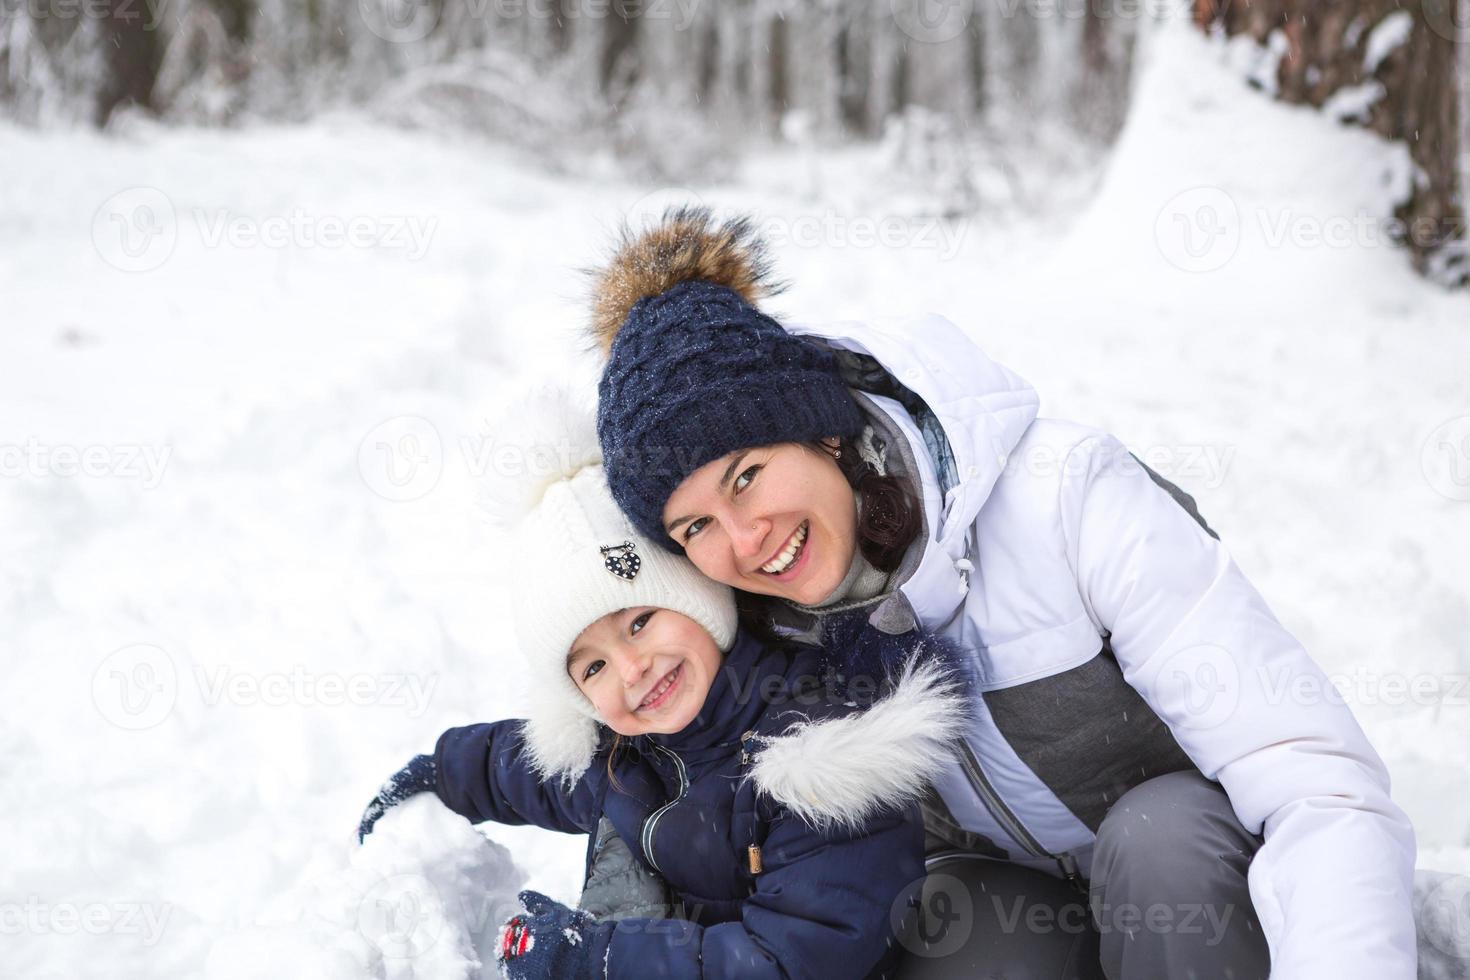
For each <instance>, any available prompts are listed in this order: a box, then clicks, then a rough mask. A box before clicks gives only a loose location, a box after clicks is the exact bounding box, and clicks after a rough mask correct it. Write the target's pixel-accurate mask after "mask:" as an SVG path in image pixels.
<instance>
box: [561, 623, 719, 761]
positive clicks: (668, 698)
mask: <svg viewBox="0 0 1470 980" xmlns="http://www.w3.org/2000/svg"><path fill="white" fill-rule="evenodd" d="M722 660H723V656H722V655H721V653H720V651H719V648H718V647H716V646H715V641H714V639H713V638H712V637H711V636H710V635H709V633H707V632H706V631H705V629H704V627H702V626H700V625H699V624H698V623H696V622H695V621H694V620H692V619H690V618H689V617H688V616H685V615H683V614H682V613H676V612H673V611H671V610H668V609H660V608H658V607H656V606H641V607H638V608H636V609H623V610H621V611H619V612H615V613H609V614H608V615H606V616H604V617H602V618H601V619H599V620H597V621H596V622H595V623H593V624H592V625H591V626H588V627H587V628H586V629H584V630H583V631H582V632H581V633H580V634H579V635H578V636H577V639H576V640H575V641H574V642H573V643H572V651H571V653H569V654H568V655H567V673H568V674H569V675H571V678H572V680H573V681H574V682H576V685H577V687H579V688H581V690H582V693H583V694H585V695H587V699H588V700H589V701H591V702H592V706H593V707H594V708H596V709H597V714H598V716H599V717H600V718H602V721H603V723H604V724H606V725H607V727H609V728H611V729H612V730H613V731H615V732H617V733H618V734H619V735H629V736H632V735H647V734H662V735H672V734H674V733H675V732H679V731H683V730H684V729H685V728H687V727H688V726H689V723H690V722H692V721H693V720H694V716H695V715H697V714H698V713H699V709H700V708H702V707H703V706H704V699H705V697H706V696H707V695H708V694H709V689H710V685H711V684H712V683H714V679H715V673H716V671H718V670H719V669H720V663H721V661H722Z"/></svg>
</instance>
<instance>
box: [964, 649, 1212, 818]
mask: <svg viewBox="0 0 1470 980" xmlns="http://www.w3.org/2000/svg"><path fill="white" fill-rule="evenodd" d="M984 697H985V704H986V706H987V707H988V708H989V709H990V714H991V717H992V718H993V719H994V720H995V724H996V727H998V728H999V729H1000V732H1001V734H1002V735H1004V736H1005V739H1006V741H1007V742H1009V743H1010V745H1011V748H1012V749H1014V750H1015V752H1016V754H1017V755H1018V756H1020V757H1021V761H1022V762H1024V763H1026V765H1027V766H1029V767H1030V768H1031V771H1032V772H1034V773H1035V774H1036V776H1037V778H1038V779H1040V780H1041V781H1042V782H1043V783H1045V784H1046V785H1047V786H1048V787H1049V788H1050V789H1051V791H1052V792H1053V793H1055V794H1056V796H1057V798H1058V799H1060V800H1061V801H1062V802H1063V803H1065V804H1066V806H1067V808H1068V809H1069V810H1071V811H1072V812H1073V813H1074V814H1076V816H1077V819H1078V820H1081V821H1082V822H1083V823H1084V824H1086V825H1087V827H1088V828H1089V829H1090V830H1092V831H1094V832H1096V831H1097V828H1098V826H1099V825H1100V824H1101V823H1102V819H1103V817H1105V816H1107V812H1108V810H1109V809H1110V808H1111V807H1112V805H1113V804H1114V803H1115V802H1117V800H1118V797H1120V796H1122V795H1123V794H1124V793H1126V792H1128V790H1130V789H1132V788H1133V787H1134V786H1137V785H1138V784H1139V783H1141V782H1143V781H1144V780H1147V779H1152V778H1153V777H1155V776H1162V775H1163V774H1164V773H1167V772H1178V771H1179V770H1181V769H1194V768H1195V765H1194V763H1193V762H1191V761H1190V759H1189V756H1187V755H1185V754H1184V750H1183V749H1181V748H1180V747H1179V743H1178V742H1177V741H1175V739H1174V735H1173V733H1172V732H1170V731H1169V726H1168V725H1166V724H1164V722H1163V720H1162V719H1160V718H1159V716H1158V715H1156V714H1154V712H1153V709H1152V708H1150V707H1149V706H1148V703H1147V702H1146V701H1144V700H1143V697H1142V696H1141V695H1140V694H1139V693H1138V692H1137V691H1136V690H1134V689H1133V687H1132V686H1131V685H1129V683H1128V682H1127V681H1125V680H1124V679H1123V671H1122V669H1121V668H1120V667H1119V666H1118V662H1117V660H1115V659H1114V658H1113V651H1112V650H1111V649H1110V648H1109V647H1108V644H1107V642H1106V641H1104V642H1103V648H1102V651H1101V652H1100V653H1099V654H1098V655H1097V656H1096V657H1093V658H1092V659H1091V660H1089V661H1087V663H1085V664H1082V665H1081V666H1080V667H1073V668H1072V669H1071V670H1067V671H1063V672H1062V673H1060V674H1053V675H1052V676H1050V677H1043V678H1041V679H1040V680H1035V681H1030V682H1029V683H1026V684H1018V685H1016V686H1015V687H1008V688H1005V689H1003V690H999V691H987V692H986V693H985V694H984Z"/></svg>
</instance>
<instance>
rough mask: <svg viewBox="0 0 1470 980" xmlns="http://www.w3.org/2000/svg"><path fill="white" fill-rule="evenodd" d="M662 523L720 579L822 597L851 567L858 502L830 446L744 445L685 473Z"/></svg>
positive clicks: (804, 598) (804, 597) (797, 597)
mask: <svg viewBox="0 0 1470 980" xmlns="http://www.w3.org/2000/svg"><path fill="white" fill-rule="evenodd" d="M663 519H664V530H665V531H666V532H667V533H668V534H669V536H670V537H672V538H673V539H674V540H675V541H677V542H679V544H681V545H683V546H684V550H685V552H686V553H687V554H688V555H689V559H690V560H691V561H692V562H694V564H695V566H696V567H698V568H699V570H700V571H701V572H703V573H704V574H705V575H708V576H709V577H710V578H712V579H714V580H715V581H717V582H723V583H725V584H726V585H729V586H732V587H734V588H737V589H743V590H745V591H746V592H757V593H760V594H761V595H772V596H780V597H782V598H785V599H791V600H793V601H795V602H800V603H806V604H808V605H810V604H812V603H817V602H821V601H822V600H823V599H825V598H827V596H829V595H831V594H832V592H833V591H834V590H835V589H836V588H837V586H839V585H841V584H842V580H843V578H844V577H846V575H847V570H848V568H849V567H850V566H851V564H852V556H853V550H854V549H855V548H856V547H857V504H856V502H855V501H854V500H853V496H852V488H851V487H850V486H849V485H848V483H847V479H846V477H844V476H843V475H842V471H841V470H840V469H838V468H837V462H836V460H834V459H833V458H832V457H831V456H829V455H828V454H827V453H825V452H822V451H821V450H819V449H814V448H812V447H810V446H807V445H803V444H801V443H781V444H780V445H775V446H762V447H760V448H757V449H741V450H738V451H736V452H733V453H730V454H729V455H728V456H723V457H721V458H720V459H717V460H715V461H714V462H711V463H706V464H705V465H704V466H701V467H700V468H699V469H697V470H695V471H694V472H693V473H691V474H689V476H687V477H686V478H685V479H684V482H683V483H681V484H679V487H678V489H677V490H675V491H674V493H673V495H672V496H670V497H669V502H668V503H667V504H666V505H665V506H664V512H663Z"/></svg>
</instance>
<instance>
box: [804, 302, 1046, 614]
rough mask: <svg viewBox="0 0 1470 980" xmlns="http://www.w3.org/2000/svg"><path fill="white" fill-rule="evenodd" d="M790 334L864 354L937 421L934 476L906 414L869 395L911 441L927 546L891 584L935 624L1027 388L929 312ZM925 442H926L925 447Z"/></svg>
mask: <svg viewBox="0 0 1470 980" xmlns="http://www.w3.org/2000/svg"><path fill="white" fill-rule="evenodd" d="M785 326H786V328H787V330H789V331H791V332H792V333H794V334H800V335H802V336H807V337H811V338H813V339H816V340H820V341H823V342H825V343H826V344H828V345H829V346H831V347H834V348H836V349H838V350H847V351H854V352H856V353H859V354H866V355H868V356H870V357H872V358H873V359H874V360H876V361H877V362H878V363H879V364H880V365H881V366H882V367H883V368H884V369H885V370H887V371H888V373H889V374H891V375H892V376H893V378H894V379H895V380H897V381H898V383H899V384H901V385H903V386H904V387H905V388H907V389H908V390H909V391H911V392H913V393H914V394H915V395H917V396H918V397H919V398H921V399H923V401H924V403H925V404H926V405H927V406H928V407H929V409H930V411H932V412H933V413H934V415H935V417H936V418H937V419H938V420H939V423H940V426H941V427H942V428H943V430H944V436H945V438H946V439H947V441H948V449H949V452H950V453H952V455H953V467H952V469H950V468H949V467H947V469H949V470H950V471H949V472H947V473H944V474H941V473H940V472H939V469H938V466H937V464H936V460H935V457H934V447H930V446H928V442H927V440H926V438H925V433H924V432H922V431H921V430H920V428H919V426H918V424H917V423H916V422H915V421H914V420H913V418H912V417H911V416H910V415H909V414H908V413H907V412H906V411H905V410H904V409H903V408H902V407H901V406H899V405H898V404H897V403H896V402H894V401H893V400H892V399H886V398H874V399H872V400H873V401H874V402H878V403H881V404H882V405H883V406H884V407H885V408H886V409H887V411H886V414H887V415H888V417H889V419H890V421H891V422H892V423H893V424H894V425H895V426H896V427H897V428H899V429H900V430H902V432H903V434H904V436H905V437H906V438H907V440H908V442H909V444H910V446H913V447H915V454H914V455H915V462H916V464H917V466H918V468H919V473H917V474H916V477H917V483H918V485H919V487H920V488H921V492H922V495H923V504H924V515H925V524H926V525H927V527H928V529H929V545H928V547H927V548H926V550H925V553H924V556H923V559H922V561H921V562H920V563H919V565H918V567H917V568H916V569H915V570H914V572H913V573H912V575H910V576H909V577H908V579H906V580H905V582H904V583H903V585H901V586H900V589H901V591H902V592H903V593H904V595H905V596H906V597H907V598H908V600H909V602H910V603H911V604H912V605H913V607H914V612H915V613H916V614H917V616H918V617H919V620H920V621H921V622H944V621H946V620H947V619H948V618H949V616H950V615H951V614H952V612H953V610H952V609H940V608H938V603H940V602H941V600H942V599H943V598H944V597H952V598H953V599H954V601H955V604H957V603H958V601H959V600H960V599H961V598H962V597H963V589H961V588H960V587H959V586H960V585H961V584H962V583H963V581H964V579H963V576H964V575H965V574H966V573H967V572H968V571H969V563H968V562H967V561H966V553H967V551H968V543H967V538H968V536H969V533H970V529H971V527H972V526H973V525H974V523H975V519H976V517H977V515H978V514H979V513H980V508H982V507H983V506H985V501H986V500H988V499H989V497H990V491H991V490H992V488H994V486H995V483H996V481H997V480H998V479H1000V476H1001V474H1002V473H1004V472H1005V470H1006V467H1007V465H1013V464H1011V461H1010V457H1011V452H1012V451H1013V450H1014V449H1015V448H1016V446H1017V444H1018V443H1019V442H1020V441H1021V438H1022V437H1023V436H1024V435H1025V432H1026V430H1027V428H1028V427H1029V426H1030V425H1031V423H1032V421H1033V420H1035V418H1036V416H1037V410H1038V409H1039V407H1040V398H1039V397H1038V395H1037V392H1036V389H1035V388H1033V387H1032V386H1031V384H1030V383H1029V382H1027V381H1026V380H1025V379H1024V378H1022V377H1021V376H1020V375H1018V374H1016V373H1015V372H1014V371H1012V370H1010V369H1009V368H1007V367H1006V366H1005V365H1003V364H1000V363H998V362H997V361H994V360H991V358H990V357H989V356H988V355H986V353H985V352H984V351H983V350H981V349H980V346H979V345H978V344H977V343H976V342H975V341H974V340H972V339H971V338H970V337H969V336H967V335H966V334H965V333H964V332H963V331H962V330H960V328H959V327H957V326H956V325H955V324H953V323H951V322H950V321H949V320H947V319H945V318H944V317H942V316H939V315H937V314H932V313H931V314H925V315H922V316H917V317H909V318H886V319H876V320H872V321H867V322H863V321H836V322H832V323H794V322H793V323H786V324H785ZM926 447H928V449H927V451H925V450H926Z"/></svg>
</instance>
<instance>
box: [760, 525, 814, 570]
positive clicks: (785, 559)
mask: <svg viewBox="0 0 1470 980" xmlns="http://www.w3.org/2000/svg"><path fill="white" fill-rule="evenodd" d="M806 532H807V522H806V521H802V522H801V526H800V527H798V528H797V529H796V533H795V534H793V535H791V540H790V541H787V542H786V547H785V548H783V549H782V550H781V553H780V554H779V555H777V556H776V557H775V558H772V559H771V560H770V561H768V562H767V563H766V564H764V565H762V566H761V571H763V572H765V573H766V574H767V575H780V574H781V573H782V572H784V571H786V569H788V568H790V567H791V564H792V562H794V561H796V556H797V555H798V554H800V553H801V546H802V545H804V544H806Z"/></svg>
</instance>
